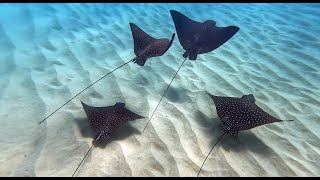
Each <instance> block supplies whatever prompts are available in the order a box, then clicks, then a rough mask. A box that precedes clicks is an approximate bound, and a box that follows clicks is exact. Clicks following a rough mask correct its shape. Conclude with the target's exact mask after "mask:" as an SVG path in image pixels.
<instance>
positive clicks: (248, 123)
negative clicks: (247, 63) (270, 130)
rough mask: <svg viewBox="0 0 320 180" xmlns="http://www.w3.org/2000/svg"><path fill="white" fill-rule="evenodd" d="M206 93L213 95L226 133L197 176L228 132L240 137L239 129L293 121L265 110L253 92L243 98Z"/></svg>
mask: <svg viewBox="0 0 320 180" xmlns="http://www.w3.org/2000/svg"><path fill="white" fill-rule="evenodd" d="M206 93H207V94H208V95H209V96H210V97H211V99H212V100H213V102H214V104H215V106H216V111H217V114H218V117H219V119H220V120H221V122H222V123H221V124H220V125H219V127H221V128H222V130H223V131H224V133H223V134H222V136H221V137H220V138H219V139H218V141H217V142H216V143H215V144H214V145H213V147H212V149H211V150H210V152H209V153H208V155H207V157H206V159H205V160H204V162H203V163H202V166H201V168H200V170H199V172H198V175H197V176H199V174H200V171H201V169H202V167H203V165H204V163H205V162H206V160H207V158H208V156H209V154H210V153H211V151H212V150H213V148H214V147H215V146H216V145H217V144H218V142H219V141H220V140H221V139H222V137H223V136H224V135H225V134H226V133H227V134H231V135H233V136H234V137H238V132H239V131H243V130H249V129H252V128H255V127H258V126H261V125H264V124H270V123H274V122H281V121H293V120H280V119H277V118H275V117H273V116H271V115H270V114H268V113H267V112H265V111H264V110H263V109H261V108H260V107H259V106H258V105H256V103H255V101H256V99H255V98H254V96H253V94H248V95H243V96H242V97H241V98H237V97H224V96H215V95H212V94H209V93H208V92H206Z"/></svg>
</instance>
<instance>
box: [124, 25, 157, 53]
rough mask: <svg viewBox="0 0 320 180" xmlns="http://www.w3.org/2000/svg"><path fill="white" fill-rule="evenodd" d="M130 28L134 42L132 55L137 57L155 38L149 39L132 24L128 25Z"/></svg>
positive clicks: (149, 37) (148, 36)
mask: <svg viewBox="0 0 320 180" xmlns="http://www.w3.org/2000/svg"><path fill="white" fill-rule="evenodd" d="M130 28H131V32H132V37H133V42H134V53H135V54H136V56H139V55H140V54H141V53H142V51H143V50H144V49H145V48H146V47H147V45H148V44H149V43H151V42H152V41H154V40H156V38H154V37H151V36H150V35H148V34H147V33H145V32H144V31H143V30H142V29H140V28H139V27H138V26H137V25H135V24H133V23H130Z"/></svg>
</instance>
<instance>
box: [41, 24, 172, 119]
mask: <svg viewBox="0 0 320 180" xmlns="http://www.w3.org/2000/svg"><path fill="white" fill-rule="evenodd" d="M129 24H130V28H131V32H132V37H133V41H134V53H135V55H136V57H135V58H133V59H132V60H130V61H128V62H126V63H124V64H122V65H121V66H119V67H117V68H116V69H114V70H112V71H110V72H109V73H107V74H106V75H104V76H102V77H101V78H99V79H98V80H96V81H95V82H93V83H92V84H90V85H89V86H87V87H86V88H84V89H83V90H82V91H80V92H79V93H78V94H76V95H75V96H73V97H72V98H71V99H69V100H68V101H67V102H65V103H64V104H63V105H61V106H60V107H59V108H58V109H56V110H55V111H53V112H52V113H51V114H50V115H48V116H47V117H46V118H44V119H43V120H42V121H41V122H39V124H40V123H42V122H43V121H45V120H46V119H48V118H49V117H50V116H52V115H53V114H54V113H55V112H57V111H58V110H59V109H61V108H62V107H63V106H65V105H66V104H68V103H69V102H70V101H72V100H73V99H74V98H75V97H77V96H78V95H79V94H81V93H82V92H83V91H85V90H87V89H88V88H89V87H91V86H92V85H94V84H95V83H97V82H98V81H100V80H102V79H103V78H105V77H106V76H108V75H109V74H111V73H113V72H114V71H116V70H117V69H119V68H121V67H122V66H124V65H126V64H128V63H129V62H131V61H133V62H134V63H136V64H138V65H140V66H144V64H145V62H146V60H148V59H150V58H152V57H158V56H162V55H163V54H164V53H165V52H166V51H167V50H168V49H169V48H170V47H171V44H172V41H173V39H174V37H175V34H174V33H173V35H172V38H171V40H170V39H166V38H161V39H156V38H154V37H151V36H150V35H148V34H147V33H146V32H144V31H143V30H142V29H141V28H139V27H138V26H137V25H135V24H133V23H129Z"/></svg>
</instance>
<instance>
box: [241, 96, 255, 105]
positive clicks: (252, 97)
mask: <svg viewBox="0 0 320 180" xmlns="http://www.w3.org/2000/svg"><path fill="white" fill-rule="evenodd" d="M241 98H242V99H243V100H244V101H249V102H251V103H255V102H256V99H255V98H254V96H253V94H248V95H243V96H242V97H241Z"/></svg>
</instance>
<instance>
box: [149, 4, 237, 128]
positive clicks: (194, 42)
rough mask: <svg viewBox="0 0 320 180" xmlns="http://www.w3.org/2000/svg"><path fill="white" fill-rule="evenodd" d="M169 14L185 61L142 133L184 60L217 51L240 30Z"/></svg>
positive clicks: (210, 21) (174, 13) (178, 13)
mask: <svg viewBox="0 0 320 180" xmlns="http://www.w3.org/2000/svg"><path fill="white" fill-rule="evenodd" d="M170 14H171V17H172V19H173V22H174V25H175V28H176V31H177V34H178V39H179V42H180V45H181V46H182V47H183V49H184V50H186V51H185V53H184V54H183V57H184V58H185V59H184V61H183V62H182V64H181V65H180V67H179V68H178V70H177V71H176V73H175V75H174V76H173V78H172V80H171V82H170V83H169V85H168V87H167V89H166V90H165V92H164V93H163V95H162V97H161V99H160V101H159V103H158V105H157V106H156V108H155V110H154V112H153V113H152V115H151V117H150V120H149V121H148V123H147V125H146V126H145V128H144V129H143V131H144V130H145V129H146V127H147V126H148V124H149V122H150V121H151V118H152V116H153V114H154V113H155V111H156V110H157V108H158V106H159V104H160V102H161V100H162V98H163V96H164V95H165V94H166V92H167V90H168V89H169V87H170V85H171V83H172V81H173V79H174V78H175V77H176V75H177V74H178V72H179V70H180V68H181V67H182V65H183V64H184V62H185V61H186V59H187V58H188V57H189V60H196V59H197V55H198V54H204V53H208V52H211V51H213V50H215V49H217V48H218V47H220V46H221V45H222V44H224V43H225V42H227V41H228V40H229V39H230V38H231V37H232V36H234V35H235V34H236V33H237V32H238V31H239V29H240V28H239V27H236V26H228V27H217V26H216V22H215V21H213V20H206V21H204V22H197V21H194V20H192V19H190V18H188V17H187V16H185V15H183V14H182V13H180V12H178V11H175V10H170Z"/></svg>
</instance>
